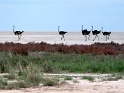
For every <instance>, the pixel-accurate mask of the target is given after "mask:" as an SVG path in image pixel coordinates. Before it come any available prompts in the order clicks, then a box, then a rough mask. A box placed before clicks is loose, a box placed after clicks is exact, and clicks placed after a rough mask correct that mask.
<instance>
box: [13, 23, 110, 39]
mask: <svg viewBox="0 0 124 93" xmlns="http://www.w3.org/2000/svg"><path fill="white" fill-rule="evenodd" d="M91 27H92V29H91V30H90V31H88V30H87V29H83V25H82V35H84V36H85V38H86V39H85V41H87V40H90V33H91V32H92V34H93V35H94V36H95V38H94V39H93V41H94V40H95V39H96V38H98V40H99V41H100V39H99V36H98V34H100V33H101V32H102V34H103V35H104V36H105V37H106V41H107V40H108V39H109V37H110V34H111V32H107V31H104V32H103V27H101V30H100V31H98V30H93V26H91ZM59 29H60V27H59V26H58V32H59V35H62V37H61V40H62V39H64V40H65V38H64V35H65V34H66V33H68V32H67V31H60V30H59ZM13 32H14V34H15V35H17V36H18V41H19V40H20V39H21V36H22V33H23V32H24V31H15V26H13ZM87 36H89V37H88V39H87Z"/></svg>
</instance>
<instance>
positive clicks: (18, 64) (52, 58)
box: [0, 52, 124, 89]
mask: <svg viewBox="0 0 124 93" xmlns="http://www.w3.org/2000/svg"><path fill="white" fill-rule="evenodd" d="M0 72H1V73H10V75H8V76H5V78H7V79H8V80H9V79H10V80H11V79H12V80H13V79H16V80H17V81H18V82H17V83H14V84H7V83H6V82H4V81H2V80H0V86H1V87H0V88H5V89H7V88H8V89H9V88H10V89H12V88H19V87H32V86H38V85H39V84H40V83H43V85H48V86H53V85H56V84H58V81H56V80H55V79H46V80H45V79H44V78H43V75H42V73H123V72H124V54H120V55H96V54H82V55H81V54H62V53H48V52H30V53H29V54H28V55H25V56H22V55H19V54H13V53H11V52H0ZM86 78H87V79H91V80H92V78H90V77H86ZM117 78H120V77H117ZM66 79H71V78H70V77H67V78H66ZM109 79H113V78H108V80H109ZM114 79H116V78H114ZM3 86H4V87H3Z"/></svg>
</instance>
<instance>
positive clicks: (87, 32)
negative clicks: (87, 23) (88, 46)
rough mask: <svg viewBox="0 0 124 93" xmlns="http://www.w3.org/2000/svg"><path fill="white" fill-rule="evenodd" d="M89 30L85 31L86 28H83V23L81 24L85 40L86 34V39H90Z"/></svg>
mask: <svg viewBox="0 0 124 93" xmlns="http://www.w3.org/2000/svg"><path fill="white" fill-rule="evenodd" d="M89 34H90V31H87V29H84V30H83V25H82V35H85V38H86V39H85V41H87V35H88V36H89V38H88V40H90V35H89Z"/></svg>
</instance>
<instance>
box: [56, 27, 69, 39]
mask: <svg viewBox="0 0 124 93" xmlns="http://www.w3.org/2000/svg"><path fill="white" fill-rule="evenodd" d="M59 28H60V27H59V26H58V32H59V35H62V38H61V40H62V39H64V41H65V38H64V35H65V33H68V32H66V31H59Z"/></svg>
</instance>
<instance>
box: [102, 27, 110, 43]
mask: <svg viewBox="0 0 124 93" xmlns="http://www.w3.org/2000/svg"><path fill="white" fill-rule="evenodd" d="M101 28H102V34H103V35H104V36H106V41H107V40H108V39H109V37H110V34H111V32H107V31H105V32H103V27H101Z"/></svg>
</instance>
